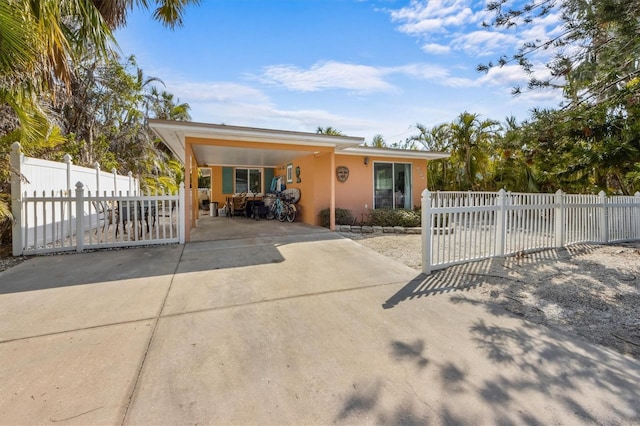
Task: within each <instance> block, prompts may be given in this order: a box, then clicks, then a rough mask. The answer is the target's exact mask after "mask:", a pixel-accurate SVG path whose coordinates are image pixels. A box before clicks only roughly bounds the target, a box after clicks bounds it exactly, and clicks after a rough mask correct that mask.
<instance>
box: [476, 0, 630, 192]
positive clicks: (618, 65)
mask: <svg viewBox="0 0 640 426" xmlns="http://www.w3.org/2000/svg"><path fill="white" fill-rule="evenodd" d="M488 9H489V10H490V11H493V12H495V15H494V19H493V21H492V22H490V23H489V25H492V26H495V27H515V28H518V29H521V30H525V29H526V28H527V27H529V26H531V25H534V24H535V23H536V22H537V21H539V20H541V19H544V18H546V17H549V16H550V15H552V14H555V15H556V16H557V17H559V18H560V21H561V25H560V27H559V30H557V31H553V32H551V33H550V34H552V36H550V37H549V38H547V39H540V40H528V41H526V42H525V43H524V44H523V45H522V47H521V48H520V49H519V50H518V52H517V53H515V54H513V55H511V56H508V55H505V56H503V57H502V58H500V60H499V61H498V63H497V64H496V66H504V65H506V64H509V63H518V64H520V65H521V66H522V67H523V69H524V70H525V71H526V72H527V73H529V75H530V77H531V78H530V80H529V83H528V88H529V89H536V88H549V87H551V88H558V89H561V90H562V92H563V94H564V98H565V101H564V103H563V104H562V105H561V106H560V108H559V109H558V110H555V111H554V110H551V111H535V112H534V114H533V117H532V121H531V123H529V124H528V125H527V126H526V128H525V129H524V133H523V135H529V136H528V139H527V143H528V145H526V148H527V149H528V150H529V151H530V152H532V153H533V154H534V159H533V165H534V169H537V170H538V173H537V180H538V183H539V186H540V188H541V189H543V188H549V185H551V184H555V185H557V187H561V188H563V189H565V190H566V189H569V190H571V191H576V192H577V191H580V192H582V191H585V190H588V191H599V190H606V191H609V192H616V193H632V192H634V191H635V190H637V189H639V188H640V187H639V186H638V180H637V178H636V176H637V175H636V174H635V173H636V170H637V169H638V167H639V166H638V165H639V164H640V140H639V139H638V137H637V134H638V133H637V131H638V129H639V127H640V124H639V117H640V116H639V114H638V113H639V112H640V111H639V109H638V108H639V101H640V63H639V62H638V57H639V56H640V38H638V37H637V34H638V30H639V29H640V19H639V18H640V1H639V0H630V1H625V2H622V1H619V0H602V1H598V2H594V1H588V0H564V1H561V2H557V1H551V0H542V1H538V2H527V3H525V4H524V5H522V4H520V7H509V6H507V2H506V1H504V0H499V1H495V2H492V3H490V4H489V5H488ZM541 53H545V54H546V55H547V56H546V57H547V58H550V59H545V56H544V55H541ZM540 61H545V62H546V66H547V68H548V70H549V76H548V77H546V78H540V77H538V76H536V75H535V74H534V70H535V69H536V63H537V62H540ZM491 66H494V64H491V63H490V64H488V65H480V66H479V67H478V68H479V69H480V70H484V71H486V70H488V69H489V68H490V67H491ZM520 92H521V88H520V87H516V88H514V93H516V94H517V93H520ZM532 133H533V134H532ZM523 146H524V145H523ZM557 187H556V188H557Z"/></svg>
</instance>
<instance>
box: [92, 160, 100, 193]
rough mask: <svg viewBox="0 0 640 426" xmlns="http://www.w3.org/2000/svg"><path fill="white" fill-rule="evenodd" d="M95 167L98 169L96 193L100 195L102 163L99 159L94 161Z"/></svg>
mask: <svg viewBox="0 0 640 426" xmlns="http://www.w3.org/2000/svg"><path fill="white" fill-rule="evenodd" d="M93 168H94V169H96V194H95V195H98V196H99V195H100V163H98V162H97V161H96V162H95V163H93Z"/></svg>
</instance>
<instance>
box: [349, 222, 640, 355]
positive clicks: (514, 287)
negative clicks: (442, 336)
mask: <svg viewBox="0 0 640 426" xmlns="http://www.w3.org/2000/svg"><path fill="white" fill-rule="evenodd" d="M343 235H344V236H346V237H348V238H351V239H353V240H355V241H357V242H358V243H360V244H362V245H363V246H365V247H368V248H370V249H373V250H375V251H377V252H379V253H382V254H383V255H385V256H389V257H392V258H394V259H396V260H398V261H400V262H403V263H404V264H406V265H407V266H410V267H411V268H414V269H416V270H417V271H420V270H421V254H420V253H421V246H420V235H402V234H385V235H381V236H377V235H371V234H343ZM408 287H409V288H407V287H405V288H404V289H403V290H401V291H400V292H398V294H396V295H395V296H394V297H393V298H392V299H390V301H388V303H400V302H401V301H403V300H405V299H408V298H416V297H426V296H433V295H437V294H447V295H448V296H449V297H451V298H452V300H454V301H455V302H459V303H469V304H485V305H486V306H487V308H488V309H504V310H507V311H509V312H511V313H512V314H514V315H517V316H520V317H522V318H525V319H527V320H529V321H533V322H535V323H539V324H545V325H547V326H549V327H551V328H554V329H557V330H561V331H564V332H567V333H571V334H574V335H577V336H579V337H581V338H583V339H585V340H588V341H590V342H593V343H597V344H600V345H604V346H607V347H609V348H612V349H614V350H616V351H618V352H620V353H623V354H627V355H630V356H632V357H634V358H636V359H640V242H632V243H624V244H616V245H576V246H572V247H569V248H566V249H551V250H544V251H540V252H536V253H529V254H524V255H520V256H515V257H507V258H497V259H488V260H484V261H479V262H472V263H468V264H463V265H457V266H453V267H450V268H447V269H444V270H441V271H437V272H434V273H432V274H431V275H430V276H429V277H428V278H427V279H426V280H424V281H423V282H421V283H420V284H416V285H413V287H410V286H408Z"/></svg>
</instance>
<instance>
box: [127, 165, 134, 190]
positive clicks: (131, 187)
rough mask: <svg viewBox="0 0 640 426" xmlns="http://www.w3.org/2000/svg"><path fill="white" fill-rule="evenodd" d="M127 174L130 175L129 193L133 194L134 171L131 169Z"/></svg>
mask: <svg viewBox="0 0 640 426" xmlns="http://www.w3.org/2000/svg"><path fill="white" fill-rule="evenodd" d="M127 176H129V193H128V194H127V195H131V194H133V173H132V172H131V171H130V172H129V173H127Z"/></svg>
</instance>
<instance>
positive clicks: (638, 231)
mask: <svg viewBox="0 0 640 426" xmlns="http://www.w3.org/2000/svg"><path fill="white" fill-rule="evenodd" d="M633 196H634V197H636V199H635V200H634V205H635V210H636V214H634V215H633V217H635V219H636V221H635V223H634V226H635V229H634V233H633V237H634V238H635V239H636V240H640V192H636V193H635V194H633Z"/></svg>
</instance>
